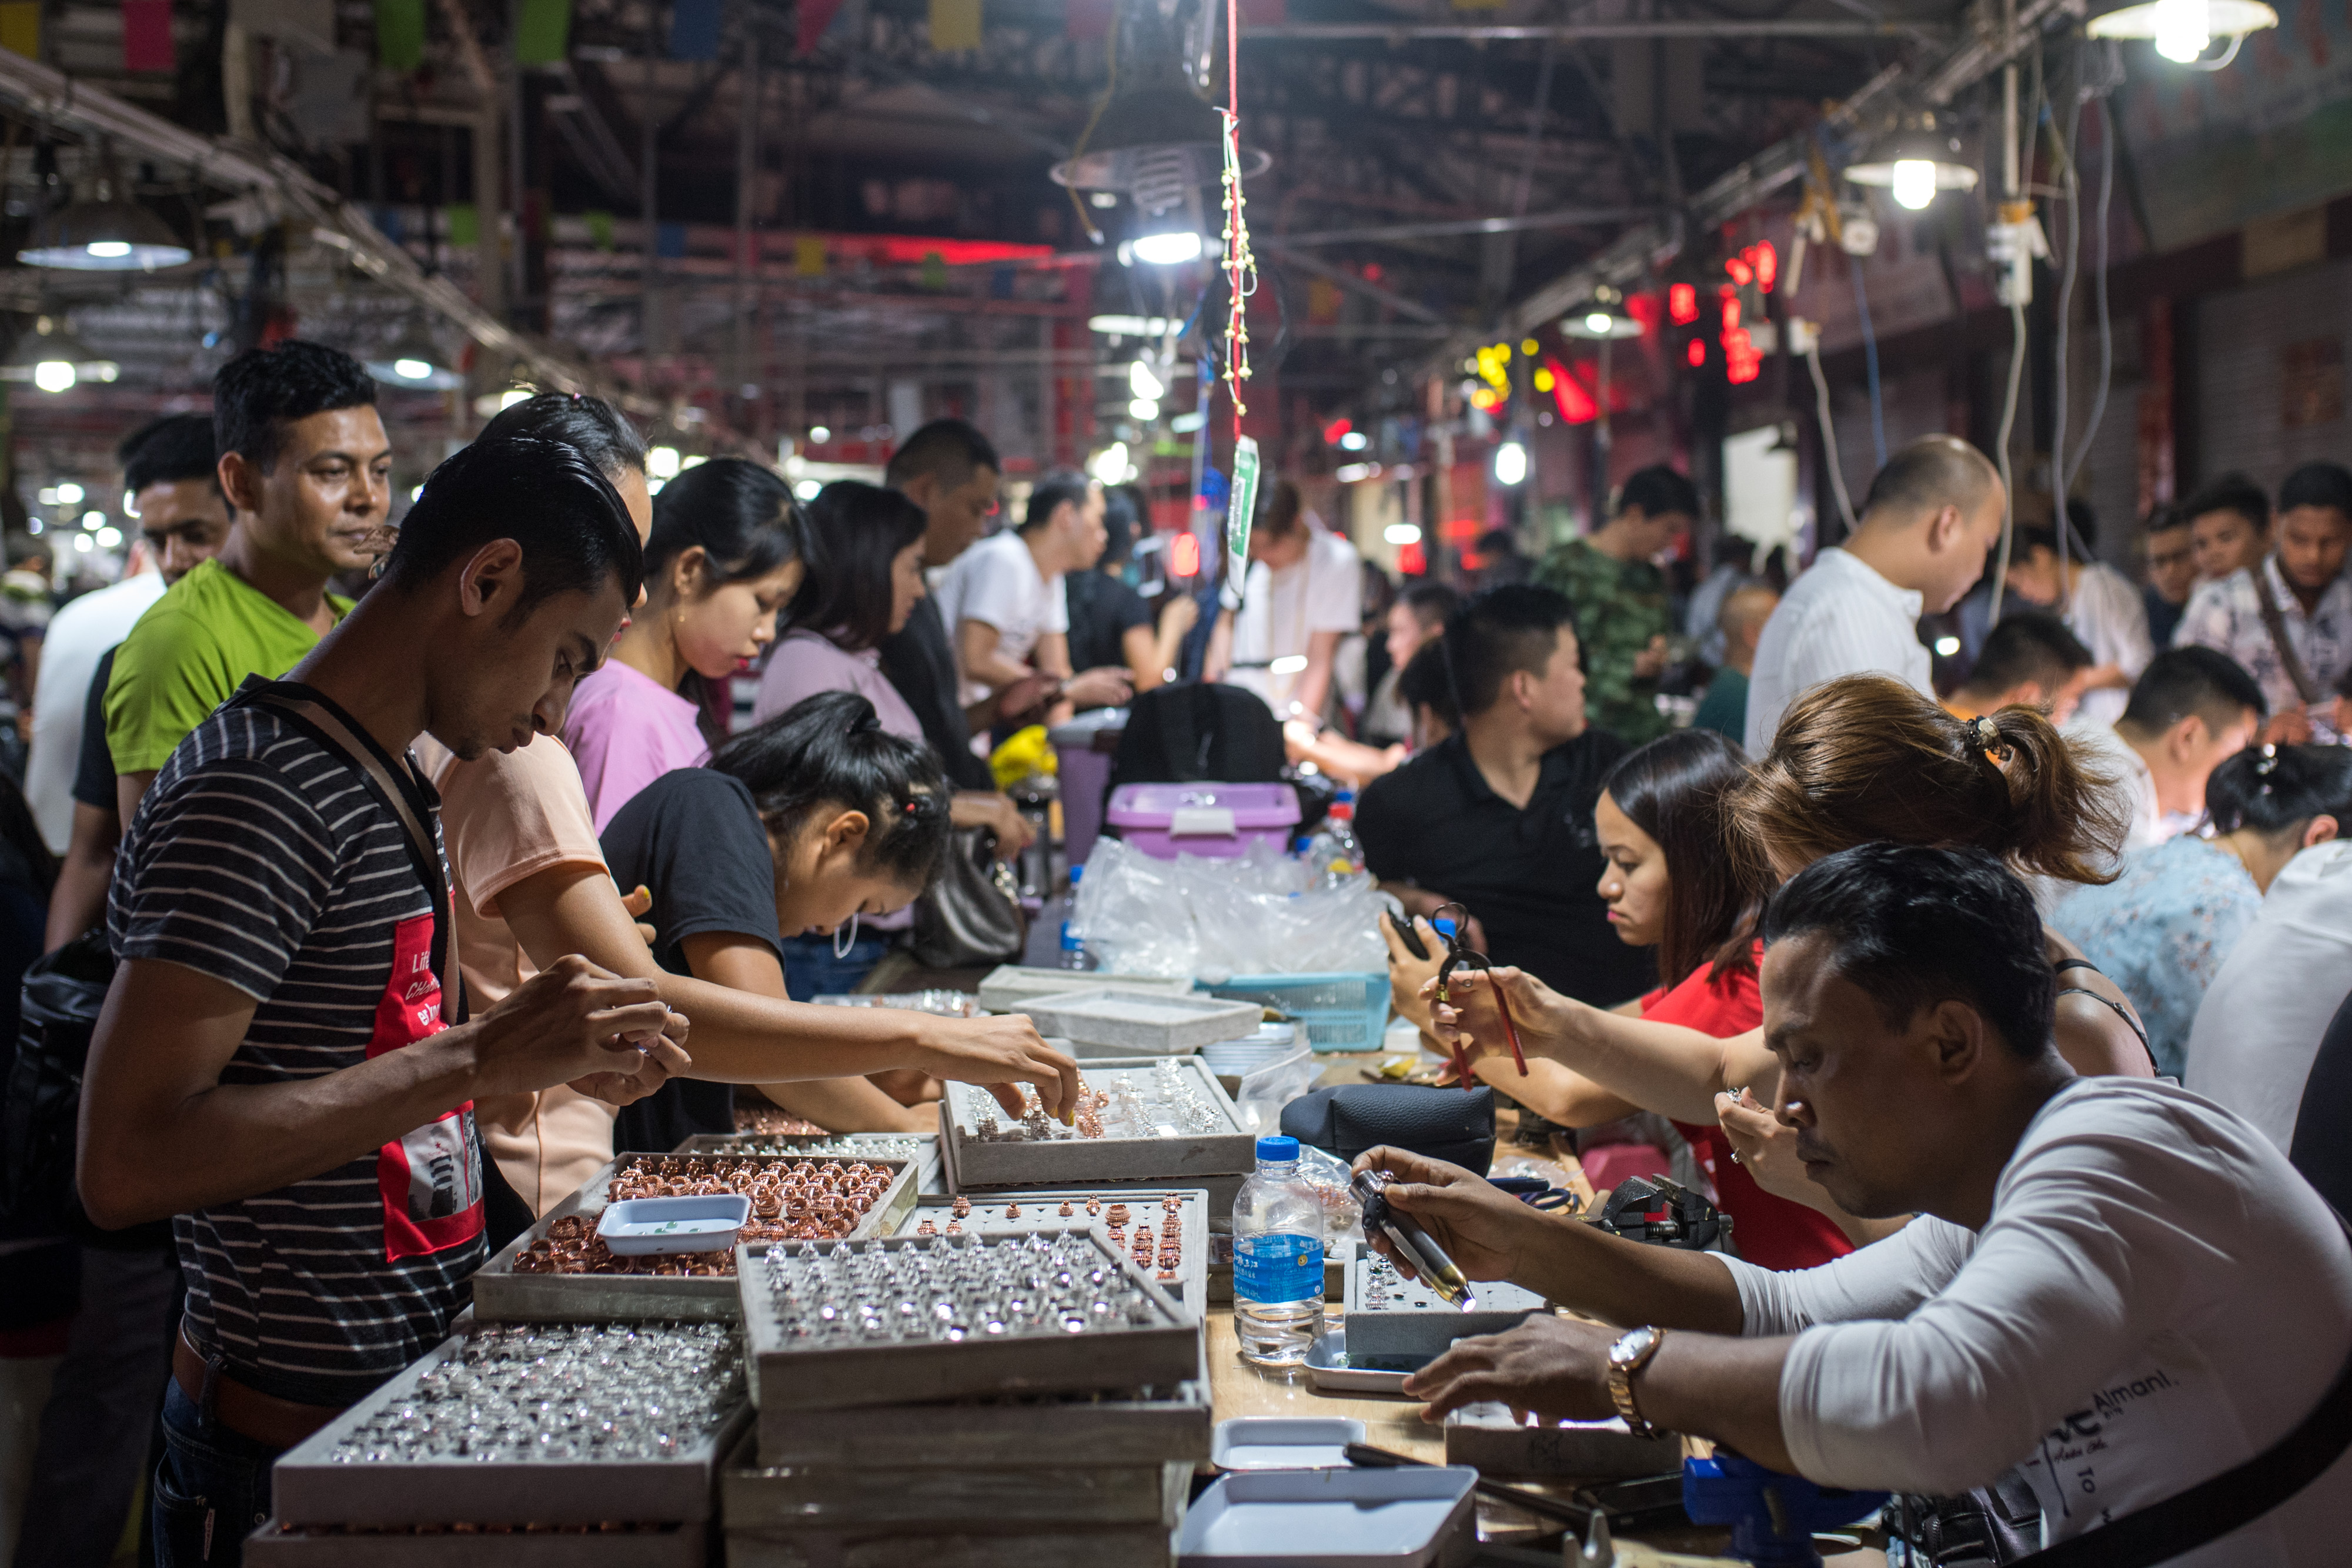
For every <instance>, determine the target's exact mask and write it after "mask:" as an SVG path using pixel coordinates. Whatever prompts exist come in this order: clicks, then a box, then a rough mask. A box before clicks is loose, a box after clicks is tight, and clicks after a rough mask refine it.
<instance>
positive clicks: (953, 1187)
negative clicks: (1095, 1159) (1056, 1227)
mask: <svg viewBox="0 0 2352 1568" xmlns="http://www.w3.org/2000/svg"><path fill="white" fill-rule="evenodd" d="M1251 1151H1252V1152H1251V1166H1252V1168H1253V1169H1254V1168H1255V1166H1256V1153H1255V1151H1256V1145H1255V1144H1253V1145H1251ZM940 1178H941V1181H942V1183H943V1184H944V1186H946V1188H947V1191H948V1193H949V1194H950V1196H955V1197H970V1198H971V1200H972V1202H974V1203H978V1202H980V1201H981V1200H982V1198H992V1197H997V1196H998V1195H1000V1194H1003V1195H1006V1196H1010V1195H1011V1194H1013V1193H1015V1192H1022V1191H1027V1190H1033V1189H1030V1188H1024V1187H1023V1186H1019V1185H1018V1184H1015V1185H1013V1186H975V1185H973V1184H972V1183H971V1182H967V1181H964V1180H962V1179H961V1176H960V1175H959V1174H958V1172H957V1170H956V1155H955V1145H954V1144H953V1143H951V1142H950V1141H949V1140H948V1139H945V1138H942V1139H940ZM1248 1179H1249V1173H1248V1172H1247V1171H1234V1172H1231V1173H1229V1174H1227V1175H1224V1176H1183V1177H1179V1178H1175V1180H1171V1179H1170V1178H1168V1177H1165V1176H1163V1177H1160V1179H1158V1180H1156V1181H1155V1180H1150V1179H1144V1180H1136V1179H1131V1178H1126V1177H1122V1178H1120V1179H1118V1180H1117V1181H1094V1182H1088V1183H1087V1185H1086V1188H1085V1190H1086V1191H1087V1192H1094V1193H1100V1194H1102V1195H1103V1196H1104V1197H1109V1196H1110V1195H1111V1194H1113V1193H1117V1194H1118V1195H1119V1196H1120V1197H1123V1198H1129V1199H1132V1198H1133V1197H1134V1196H1135V1195H1136V1194H1138V1193H1144V1192H1166V1191H1167V1190H1168V1189H1169V1188H1170V1187H1171V1186H1174V1185H1175V1184H1176V1180H1181V1181H1182V1182H1183V1184H1184V1185H1185V1186H1189V1187H1194V1188H1197V1189H1199V1190H1200V1191H1202V1192H1205V1193H1207V1194H1208V1195H1209V1233H1210V1235H1212V1236H1213V1237H1222V1238H1223V1240H1224V1241H1225V1243H1226V1244H1227V1245H1226V1248H1225V1252H1224V1264H1223V1267H1224V1271H1225V1276H1226V1286H1225V1293H1224V1295H1223V1298H1213V1299H1222V1300H1224V1301H1231V1300H1233V1283H1232V1277H1233V1271H1234V1265H1233V1250H1232V1246H1231V1243H1232V1241H1233V1228H1234V1197H1235V1195H1237V1194H1238V1193H1239V1192H1240V1191H1241V1190H1242V1183H1244V1182H1245V1181H1247V1180H1248ZM1051 1190H1054V1191H1057V1192H1074V1191H1076V1190H1078V1189H1077V1188H1075V1187H1066V1186H1057V1187H1055V1188H1053V1189H1051ZM1211 1246H1212V1251H1211V1255H1210V1259H1209V1267H1210V1269H1211V1270H1212V1272H1211V1285H1212V1287H1213V1286H1214V1283H1215V1274H1214V1270H1216V1268H1217V1266H1218V1264H1217V1257H1216V1253H1215V1250H1214V1247H1215V1243H1212V1244H1211ZM1330 1293H1331V1294H1332V1295H1333V1296H1337V1295H1338V1294H1339V1277H1338V1276H1337V1275H1334V1276H1332V1280H1331V1292H1330Z"/></svg>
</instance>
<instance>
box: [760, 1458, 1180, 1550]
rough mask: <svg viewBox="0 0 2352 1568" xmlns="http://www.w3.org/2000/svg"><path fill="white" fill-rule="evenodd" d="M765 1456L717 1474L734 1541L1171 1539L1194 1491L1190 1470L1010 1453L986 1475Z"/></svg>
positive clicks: (977, 1469) (980, 1470) (973, 1470)
mask: <svg viewBox="0 0 2352 1568" xmlns="http://www.w3.org/2000/svg"><path fill="white" fill-rule="evenodd" d="M757 1446H758V1445H757V1443H756V1441H755V1440H754V1439H753V1438H752V1437H751V1435H750V1434H749V1433H746V1434H745V1435H744V1437H742V1438H741V1440H740V1441H739V1442H738V1443H737V1445H736V1447H735V1448H734V1450H733V1451H732V1452H731V1453H730V1454H729V1455H728V1457H727V1461H726V1463H725V1465H724V1466H722V1467H721V1469H720V1470H719V1518H720V1519H722V1520H724V1521H726V1526H727V1528H728V1529H729V1530H730V1531H734V1530H756V1531H791V1532H793V1533H800V1532H803V1531H854V1530H872V1529H877V1528H887V1529H888V1530H891V1531H904V1532H906V1533H908V1534H925V1533H930V1532H935V1531H970V1530H974V1529H979V1530H993V1529H999V1528H1004V1527H1012V1528H1014V1529H1018V1528H1021V1527H1023V1526H1026V1527H1029V1528H1031V1529H1039V1528H1044V1529H1066V1528H1068V1527H1071V1526H1074V1525H1075V1526H1090V1527H1091V1526H1112V1525H1156V1526H1158V1527H1159V1528H1160V1529H1162V1530H1172V1529H1174V1528H1175V1526H1176V1523H1177V1521H1179V1520H1180V1519H1181V1518H1182V1517H1183V1508H1184V1501H1185V1500H1186V1498H1187V1497H1189V1496H1190V1495H1191V1492H1192V1465H1191V1464H1189V1463H1187V1462H1184V1461H1181V1460H1173V1461H1171V1460H1161V1461H1160V1462H1158V1463H1144V1464H1127V1465H1118V1464H1104V1463H1100V1462H1098V1461H1091V1460H1090V1461H1088V1462H1087V1463H1083V1464H1064V1465H1045V1464H1039V1463H1037V1462H1036V1461H1035V1460H1034V1459H1032V1458H1030V1457H1029V1456H1027V1455H1026V1454H1024V1453H1023V1452H1021V1450H1020V1449H1019V1448H1017V1447H1016V1446H1014V1445H1012V1444H1005V1445H1003V1447H1002V1448H1000V1449H999V1450H998V1452H997V1454H996V1456H995V1462H993V1463H992V1464H990V1465H987V1466H985V1467H981V1466H955V1467H943V1466H936V1465H929V1466H925V1467H923V1468H921V1469H899V1468H895V1467H892V1466H888V1465H878V1466H877V1465H868V1464H858V1463H845V1462H843V1461H841V1460H839V1459H837V1458H836V1459H835V1460H834V1461H833V1462H831V1463H825V1464H816V1465H783V1466H763V1465H761V1463H760V1462H759V1460H758V1458H757V1455H756V1452H755V1450H756V1448H757Z"/></svg>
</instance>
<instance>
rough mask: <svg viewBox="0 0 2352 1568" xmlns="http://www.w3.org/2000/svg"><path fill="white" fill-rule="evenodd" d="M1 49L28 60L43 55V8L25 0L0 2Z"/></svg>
mask: <svg viewBox="0 0 2352 1568" xmlns="http://www.w3.org/2000/svg"><path fill="white" fill-rule="evenodd" d="M0 49H5V50H7V51H8V52H9V53H10V54H12V55H22V56H24V57H26V59H28V60H37V59H39V58H40V57H41V8H40V6H39V5H34V4H27V3H25V0H5V4H0Z"/></svg>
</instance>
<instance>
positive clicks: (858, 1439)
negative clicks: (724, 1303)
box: [758, 1380, 1210, 1469]
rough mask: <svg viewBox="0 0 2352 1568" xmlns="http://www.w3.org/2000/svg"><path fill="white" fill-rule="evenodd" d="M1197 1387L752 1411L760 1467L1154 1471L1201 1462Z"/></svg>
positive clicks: (1201, 1408)
mask: <svg viewBox="0 0 2352 1568" xmlns="http://www.w3.org/2000/svg"><path fill="white" fill-rule="evenodd" d="M1208 1388H1209V1385H1208V1384H1207V1382H1206V1381H1205V1380H1203V1381H1201V1382H1196V1383H1184V1384H1180V1385H1176V1386H1174V1387H1172V1388H1168V1389H1164V1390H1162V1389H1145V1390H1142V1391H1140V1392H1139V1393H1137V1394H1135V1395H1132V1396H1130V1395H1128V1394H1123V1393H1122V1394H1045V1395H1006V1396H994V1397H990V1398H983V1399H960V1400H957V1401H955V1402H954V1403H952V1404H946V1405H894V1406H881V1407H879V1408H876V1409H869V1410H860V1411H859V1412H858V1413H857V1416H856V1419H855V1420H852V1421H844V1420H842V1419H840V1418H839V1417H838V1416H834V1415H832V1414H830V1413H829V1412H824V1411H808V1410H785V1409H780V1408H774V1407H769V1406H762V1407H761V1409H760V1411H759V1419H758V1431H759V1438H760V1444H759V1458H760V1462H761V1464H763V1465H866V1466H875V1467H889V1468H898V1469H963V1468H973V1469H979V1468H988V1467H993V1466H997V1465H1002V1464H1003V1462H1004V1458H1005V1456H1006V1455H1007V1454H1018V1455H1019V1456H1020V1458H1021V1460H1022V1462H1023V1463H1024V1464H1031V1465H1045V1466H1065V1465H1157V1464H1181V1465H1183V1466H1184V1467H1186V1468H1187V1469H1190V1468H1192V1466H1194V1465H1197V1464H1200V1463H1201V1462H1202V1461H1203V1460H1205V1459H1206V1458H1208V1457H1209V1450H1210V1426H1209V1414H1210V1412H1209V1393H1208Z"/></svg>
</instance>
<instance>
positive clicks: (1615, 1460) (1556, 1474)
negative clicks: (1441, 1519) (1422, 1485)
mask: <svg viewBox="0 0 2352 1568" xmlns="http://www.w3.org/2000/svg"><path fill="white" fill-rule="evenodd" d="M1538 1421H1539V1424H1538V1425H1536V1426H1532V1427H1531V1426H1528V1424H1527V1423H1526V1422H1523V1421H1521V1420H1519V1419H1518V1418H1517V1416H1513V1415H1512V1414H1511V1412H1510V1409H1509V1407H1508V1406H1502V1405H1465V1406H1463V1407H1462V1408H1460V1409H1458V1410H1454V1411H1451V1412H1449V1413H1448V1414H1447V1415H1446V1417H1445V1462H1446V1463H1447V1464H1449V1465H1468V1466H1470V1467H1471V1468H1472V1469H1476V1470H1478V1471H1480V1472H1481V1473H1483V1474H1486V1475H1490V1476H1518V1477H1526V1478H1529V1479H1578V1480H1594V1479H1611V1480H1631V1479H1633V1478H1635V1477H1637V1476H1662V1475H1665V1474H1667V1473H1669V1472H1670V1471H1673V1470H1676V1469H1681V1468H1682V1462H1683V1447H1682V1439H1681V1438H1680V1437H1675V1435H1674V1434H1673V1433H1671V1432H1668V1433H1663V1434H1661V1435H1659V1436H1658V1437H1635V1436H1634V1435H1633V1433H1632V1432H1631V1431H1630V1430H1628V1429H1627V1427H1626V1426H1625V1423H1624V1422H1623V1421H1622V1420H1619V1421H1568V1422H1549V1421H1540V1418H1538Z"/></svg>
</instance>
